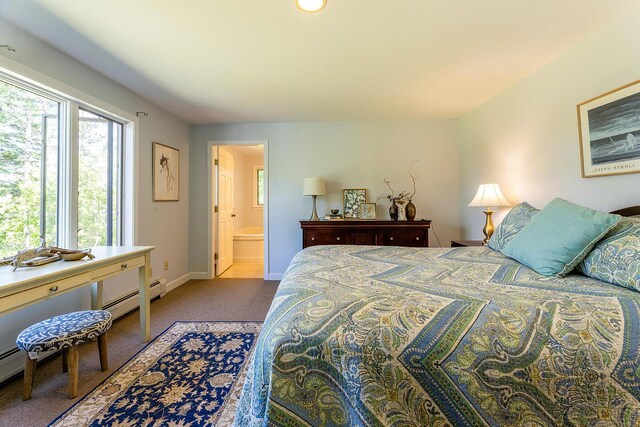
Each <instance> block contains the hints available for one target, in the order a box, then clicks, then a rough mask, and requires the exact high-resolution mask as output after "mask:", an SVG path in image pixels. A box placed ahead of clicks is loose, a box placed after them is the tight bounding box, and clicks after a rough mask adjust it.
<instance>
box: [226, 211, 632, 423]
mask: <svg viewBox="0 0 640 427" xmlns="http://www.w3.org/2000/svg"><path fill="white" fill-rule="evenodd" d="M624 213H625V214H627V215H631V214H637V212H635V211H633V212H629V211H628V212H624ZM639 340H640V293H638V292H635V291H633V290H628V289H624V288H621V287H617V286H613V285H611V284H608V283H605V282H602V281H599V280H595V279H591V278H588V277H585V276H582V275H579V274H570V275H568V276H566V277H564V278H550V277H545V276H541V275H539V274H537V273H535V272H534V271H532V270H530V269H529V268H527V267H525V266H523V265H522V264H520V263H518V262H517V261H514V260H513V259H511V258H508V257H506V256H504V255H502V254H501V253H499V252H496V251H493V250H491V249H489V248H486V247H461V248H400V247H372V246H369V247H367V246H316V247H311V248H308V249H305V250H304V251H302V252H300V253H298V254H297V255H296V256H295V258H294V259H293V260H292V262H291V265H290V267H289V269H288V270H287V272H286V274H285V276H284V278H283V280H282V282H281V284H280V287H279V289H278V291H277V293H276V295H275V298H274V300H273V303H272V306H271V309H270V311H269V314H268V315H267V319H266V321H265V324H264V327H263V329H262V332H261V335H260V338H259V341H258V344H257V346H256V351H255V353H254V356H253V359H252V362H251V364H250V366H249V371H248V374H247V381H246V383H245V385H244V389H243V392H242V396H241V400H240V402H239V406H238V410H237V413H236V420H235V425H237V426H258V425H260V426H262V425H274V426H297V425H314V426H325V425H344V426H386V425H388V426H448V425H454V426H480V425H494V426H546V425H575V426H601V425H602V426H605V425H606V426H609V425H611V426H613V425H615V426H639V425H640V343H639Z"/></svg>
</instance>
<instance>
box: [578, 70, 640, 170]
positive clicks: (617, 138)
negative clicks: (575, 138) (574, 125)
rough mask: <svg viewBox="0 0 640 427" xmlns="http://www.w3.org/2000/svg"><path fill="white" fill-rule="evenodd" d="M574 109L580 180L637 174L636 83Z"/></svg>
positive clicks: (639, 95) (639, 109) (639, 94)
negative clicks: (578, 142)
mask: <svg viewBox="0 0 640 427" xmlns="http://www.w3.org/2000/svg"><path fill="white" fill-rule="evenodd" d="M577 109H578V127H579V133H580V160H581V163H582V177H583V178H591V177H596V176H607V175H622V174H627V173H638V172H640V120H638V117H639V113H640V80H638V81H635V82H632V83H629V84H628V85H626V86H622V87H620V88H618V89H614V90H612V91H610V92H607V93H605V94H602V95H600V96H597V97H595V98H592V99H589V100H588V101H585V102H583V103H581V104H578V106H577Z"/></svg>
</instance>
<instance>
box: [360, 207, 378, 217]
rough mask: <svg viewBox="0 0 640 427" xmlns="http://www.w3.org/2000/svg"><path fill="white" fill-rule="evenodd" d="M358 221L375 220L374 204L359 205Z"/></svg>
mask: <svg viewBox="0 0 640 427" xmlns="http://www.w3.org/2000/svg"><path fill="white" fill-rule="evenodd" d="M359 216H360V219H376V204H375V203H360V211H359Z"/></svg>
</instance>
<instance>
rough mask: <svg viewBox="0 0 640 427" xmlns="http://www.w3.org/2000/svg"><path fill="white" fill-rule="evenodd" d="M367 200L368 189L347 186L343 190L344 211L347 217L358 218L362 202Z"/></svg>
mask: <svg viewBox="0 0 640 427" xmlns="http://www.w3.org/2000/svg"><path fill="white" fill-rule="evenodd" d="M366 202H367V190H364V189H361V188H345V189H344V190H342V211H343V213H344V217H345V218H357V217H358V211H359V208H360V204H361V203H366Z"/></svg>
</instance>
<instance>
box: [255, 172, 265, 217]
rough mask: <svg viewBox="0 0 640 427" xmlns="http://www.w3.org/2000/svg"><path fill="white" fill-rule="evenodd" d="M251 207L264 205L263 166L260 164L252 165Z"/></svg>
mask: <svg viewBox="0 0 640 427" xmlns="http://www.w3.org/2000/svg"><path fill="white" fill-rule="evenodd" d="M253 179H254V182H253V207H254V208H262V207H264V168H263V167H262V166H254V167H253Z"/></svg>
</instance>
